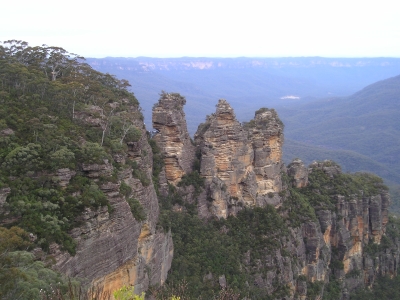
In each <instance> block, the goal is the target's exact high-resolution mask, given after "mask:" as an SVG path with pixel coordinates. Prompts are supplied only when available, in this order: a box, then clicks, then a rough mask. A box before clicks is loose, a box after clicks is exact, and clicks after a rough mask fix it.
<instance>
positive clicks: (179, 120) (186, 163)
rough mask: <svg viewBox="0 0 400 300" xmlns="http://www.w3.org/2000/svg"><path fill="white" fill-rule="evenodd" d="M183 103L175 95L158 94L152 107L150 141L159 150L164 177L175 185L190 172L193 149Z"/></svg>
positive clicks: (193, 156)
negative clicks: (151, 138) (152, 136)
mask: <svg viewBox="0 0 400 300" xmlns="http://www.w3.org/2000/svg"><path fill="white" fill-rule="evenodd" d="M185 103H186V100H185V98H183V97H182V96H180V95H179V94H175V93H172V94H168V93H162V94H161V97H160V99H159V101H158V103H156V104H155V106H154V107H153V127H154V128H155V129H156V131H157V134H155V136H154V139H155V140H156V141H157V143H158V145H159V147H160V148H161V149H162V154H163V157H164V164H165V176H166V178H167V180H168V182H169V183H171V184H174V185H176V184H177V183H178V182H179V181H180V180H181V178H182V176H183V175H185V174H187V173H189V172H190V171H191V170H192V165H193V161H194V158H195V149H194V146H193V145H192V143H191V140H190V136H189V133H188V131H187V125H186V119H185V113H184V111H183V106H184V105H185Z"/></svg>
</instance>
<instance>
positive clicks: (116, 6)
mask: <svg viewBox="0 0 400 300" xmlns="http://www.w3.org/2000/svg"><path fill="white" fill-rule="evenodd" d="M3 2H4V3H2V4H1V10H2V13H1V17H0V41H5V40H8V39H20V40H24V41H27V42H28V43H29V44H30V45H42V44H47V45H51V46H60V47H63V48H64V49H66V50H67V51H69V52H72V53H76V54H79V55H82V56H85V57H105V56H122V57H137V56H150V57H181V56H195V57H203V56H209V57H238V56H248V57H285V56H324V57H377V56H384V57H400V4H396V2H397V1H394V0H379V1H375V0H363V1H359V0H346V1H344V0H335V1H332V0H330V1H324V0H318V1H314V0H286V1H285V0H275V1H266V0H264V1H261V0H259V1H254V0H246V1H232V0H230V1H225V0H212V1H211V0H201V1H198V0H195V1H194V0H192V1H191V0H185V1H184V0H140V1H139V0H131V1H121V0H113V1H103V2H101V1H85V0H80V1H76V0H72V1H54V0H53V1H45V0H19V1H3Z"/></svg>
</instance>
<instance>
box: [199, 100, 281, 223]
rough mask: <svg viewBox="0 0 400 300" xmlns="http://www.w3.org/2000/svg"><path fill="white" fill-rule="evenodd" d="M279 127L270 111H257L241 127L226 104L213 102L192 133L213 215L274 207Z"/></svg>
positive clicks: (276, 201)
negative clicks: (215, 106)
mask: <svg viewBox="0 0 400 300" xmlns="http://www.w3.org/2000/svg"><path fill="white" fill-rule="evenodd" d="M282 131H283V126H282V124H281V122H280V120H279V118H278V116H277V114H276V112H275V111H273V110H268V109H265V110H261V111H259V112H257V113H256V116H255V119H254V120H252V121H251V122H249V123H247V124H246V125H245V126H243V125H242V124H240V123H239V122H238V121H237V120H236V117H235V114H234V112H233V109H232V107H231V106H230V105H229V103H228V102H227V101H226V100H219V102H218V104H217V109H216V112H215V113H214V114H212V115H211V116H209V117H208V118H207V120H206V122H205V123H203V124H201V125H200V126H199V129H198V130H197V132H196V134H195V143H196V145H197V147H198V149H199V151H200V153H201V165H200V174H201V176H203V177H204V178H205V179H206V185H207V189H208V195H209V199H210V201H211V211H212V213H213V214H214V215H216V216H218V217H223V218H226V217H227V216H228V215H229V214H235V212H237V211H238V210H240V209H241V207H243V206H265V205H266V204H272V205H274V206H276V207H277V206H279V205H280V203H281V198H280V197H279V195H278V193H279V192H280V191H281V189H282V184H281V180H280V172H281V165H282V160H281V159H282V143H283V132H282ZM219 182H220V183H219ZM211 186H212V187H211Z"/></svg>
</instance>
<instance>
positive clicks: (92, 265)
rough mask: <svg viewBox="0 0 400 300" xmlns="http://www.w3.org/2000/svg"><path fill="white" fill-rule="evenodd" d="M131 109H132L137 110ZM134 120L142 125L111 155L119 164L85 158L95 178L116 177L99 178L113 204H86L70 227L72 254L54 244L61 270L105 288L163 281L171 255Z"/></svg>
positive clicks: (148, 153) (146, 149)
mask: <svg viewBox="0 0 400 300" xmlns="http://www.w3.org/2000/svg"><path fill="white" fill-rule="evenodd" d="M131 109H132V111H130V113H131V114H134V113H139V112H138V111H137V110H136V109H135V108H131ZM99 124H101V123H99ZM99 126H100V125H99ZM132 126H134V127H135V128H137V130H138V131H137V132H136V136H135V137H134V138H133V139H129V138H127V139H126V141H125V142H124V143H126V150H124V151H119V152H118V153H114V154H113V158H111V159H112V160H114V162H117V163H118V164H119V165H118V167H115V166H114V164H115V163H114V162H113V163H111V162H110V161H108V160H104V161H103V163H102V164H101V163H100V164H90V163H84V164H82V172H83V173H84V174H85V176H87V177H88V178H90V179H91V180H93V181H95V182H99V181H100V180H102V181H104V178H110V176H113V177H114V179H113V181H107V179H106V181H105V182H103V183H102V184H100V189H101V191H102V192H103V193H104V194H105V195H106V197H107V200H108V201H109V204H110V207H109V208H107V207H106V206H102V207H100V208H97V209H93V208H87V209H85V211H84V213H83V214H82V215H81V216H80V217H79V222H80V224H81V225H80V226H78V227H76V228H74V229H73V230H72V231H71V232H70V234H71V236H72V238H73V239H74V240H75V242H76V244H77V246H76V254H75V255H74V256H71V255H70V254H68V253H66V252H63V251H60V249H59V247H58V246H57V245H55V244H54V245H52V247H51V248H50V254H51V255H53V257H54V258H55V261H56V263H55V267H56V268H57V269H58V270H60V271H61V272H62V273H64V274H67V275H68V276H71V277H78V278H81V279H83V280H85V281H86V282H87V283H90V284H91V285H93V286H97V287H100V288H102V290H103V291H104V292H112V291H115V290H116V289H119V288H121V287H122V286H134V287H135V292H137V293H141V292H142V291H146V290H147V289H148V287H149V286H151V285H161V284H163V283H164V282H165V280H166V278H167V272H168V270H169V269H170V267H171V261H172V257H173V242H172V237H171V233H164V232H163V230H162V229H160V228H157V226H156V225H157V222H158V217H159V204H158V198H157V195H156V192H155V189H154V186H153V183H152V164H153V161H152V149H151V147H150V145H149V143H148V141H147V133H146V130H145V129H144V126H143V122H142V121H141V120H140V119H134V120H133V123H132ZM63 185H67V184H66V183H65V182H64V183H63ZM132 203H134V205H135V207H136V209H138V208H139V209H140V210H142V211H141V215H137V214H136V215H135V214H134V213H133V212H132V210H133V207H132Z"/></svg>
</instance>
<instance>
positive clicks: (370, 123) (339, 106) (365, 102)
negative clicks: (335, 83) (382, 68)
mask: <svg viewBox="0 0 400 300" xmlns="http://www.w3.org/2000/svg"><path fill="white" fill-rule="evenodd" d="M278 111H279V113H280V115H281V117H282V120H283V121H284V123H285V124H286V130H285V132H286V136H287V137H288V138H289V139H292V140H294V141H298V142H302V143H305V144H308V145H312V146H319V147H323V148H325V149H329V150H349V151H353V152H356V153H359V154H361V155H364V156H368V157H369V158H371V159H372V160H374V161H376V162H377V163H379V164H381V165H382V166H384V167H385V168H387V170H388V173H397V174H400V164H399V162H398V161H399V153H400V119H399V118H398V116H399V113H400V76H396V77H393V78H389V79H386V80H383V81H380V82H377V83H374V84H372V85H369V86H367V87H366V88H364V89H362V90H361V91H359V92H357V93H355V94H353V95H351V96H349V97H345V98H330V99H325V100H321V101H318V102H312V103H307V104H304V105H297V106H295V107H292V108H291V109H284V108H280V109H278ZM307 151H309V150H307ZM331 154H332V153H331ZM297 155H298V156H299V157H302V153H297ZM338 155H339V153H336V155H335V156H338ZM326 158H330V157H326ZM344 167H345V168H348V169H349V170H351V171H356V170H355V169H354V168H356V166H352V167H350V165H348V164H346V163H345V164H344ZM367 170H369V171H373V172H377V173H380V174H382V173H381V172H380V171H378V169H377V168H376V167H375V166H373V165H371V166H370V167H369V168H368V169H367ZM382 176H384V177H385V178H387V179H390V180H394V177H393V176H391V175H389V174H388V175H387V176H386V175H383V174H382ZM396 177H397V176H396ZM396 181H397V182H400V181H399V180H398V179H396Z"/></svg>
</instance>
